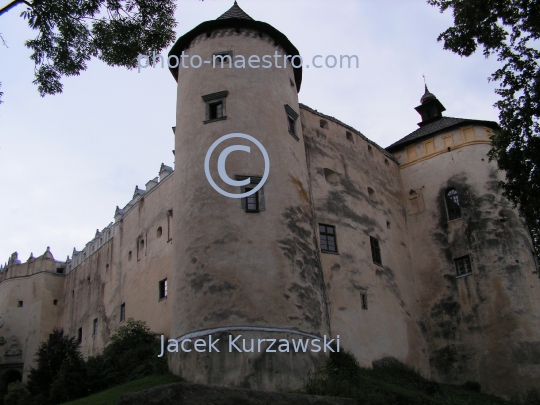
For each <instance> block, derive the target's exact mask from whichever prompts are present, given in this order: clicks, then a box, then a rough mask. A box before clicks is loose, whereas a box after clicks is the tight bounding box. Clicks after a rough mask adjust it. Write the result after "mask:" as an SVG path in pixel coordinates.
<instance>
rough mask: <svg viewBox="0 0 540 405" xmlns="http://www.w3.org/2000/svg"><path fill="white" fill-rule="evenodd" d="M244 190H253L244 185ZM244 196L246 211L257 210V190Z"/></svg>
mask: <svg viewBox="0 0 540 405" xmlns="http://www.w3.org/2000/svg"><path fill="white" fill-rule="evenodd" d="M245 190H246V191H245V192H246V193H247V192H248V191H251V190H253V188H252V187H246V188H245ZM245 198H246V212H259V192H258V191H256V192H255V194H252V195H250V196H248V197H245Z"/></svg>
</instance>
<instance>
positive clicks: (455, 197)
mask: <svg viewBox="0 0 540 405" xmlns="http://www.w3.org/2000/svg"><path fill="white" fill-rule="evenodd" d="M446 209H447V210H448V220H449V221H452V220H453V219H458V218H461V207H460V205H459V194H458V192H457V190H456V189H455V188H450V189H448V190H446Z"/></svg>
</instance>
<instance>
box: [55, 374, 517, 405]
mask: <svg viewBox="0 0 540 405" xmlns="http://www.w3.org/2000/svg"><path fill="white" fill-rule="evenodd" d="M410 371H411V370H410V369H408V368H405V369H402V368H399V369H365V368H361V369H360V375H359V377H360V378H359V379H358V380H359V383H358V384H354V389H353V391H355V392H354V393H351V392H349V394H353V395H343V394H344V392H341V393H338V392H333V393H329V392H317V393H315V392H312V393H313V394H318V395H321V394H323V395H324V394H327V395H328V394H330V395H335V396H344V397H351V396H352V397H355V398H356V399H357V402H358V405H388V404H399V405H402V404H403V405H405V404H406V405H409V404H410V405H413V404H414V405H416V404H421V405H424V404H426V405H428V404H429V405H431V404H434V405H435V404H437V405H439V404H440V405H504V404H508V403H507V402H506V401H504V400H502V399H500V398H496V397H493V396H490V395H485V394H482V393H479V392H475V391H471V390H467V389H465V388H462V387H458V386H453V385H442V384H435V385H432V384H431V383H429V382H426V380H424V379H423V378H421V377H419V376H418V375H417V374H415V373H410ZM179 381H181V379H180V378H179V377H177V376H175V375H172V374H165V375H151V376H148V377H145V378H143V379H140V380H136V381H131V382H128V383H125V384H122V385H119V386H116V387H113V388H110V389H108V390H106V391H103V392H100V393H98V394H94V395H91V396H89V397H86V398H81V399H79V400H76V401H73V402H69V403H66V404H64V405H116V404H118V401H119V400H120V396H121V395H122V394H125V393H128V392H136V391H142V390H145V389H148V388H152V387H157V386H159V385H165V384H171V383H175V382H179ZM334 388H337V387H334ZM344 388H345V387H344ZM325 391H326V390H325ZM332 391H333V390H332ZM344 391H347V388H345V390H344ZM340 394H341V395H340ZM354 394H355V395H354Z"/></svg>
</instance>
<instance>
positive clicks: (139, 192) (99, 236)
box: [66, 163, 174, 273]
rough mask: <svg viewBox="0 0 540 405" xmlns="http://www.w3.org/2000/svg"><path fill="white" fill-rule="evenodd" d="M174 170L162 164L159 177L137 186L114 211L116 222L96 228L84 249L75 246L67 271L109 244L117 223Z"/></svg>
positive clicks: (67, 264)
mask: <svg viewBox="0 0 540 405" xmlns="http://www.w3.org/2000/svg"><path fill="white" fill-rule="evenodd" d="M173 172H174V170H173V168H172V167H170V166H167V165H165V164H164V163H162V164H161V167H160V169H159V177H154V178H153V179H152V180H149V181H148V182H147V183H146V184H145V187H146V189H143V188H139V186H137V185H136V186H135V191H134V192H133V197H132V198H131V201H129V202H128V203H127V204H126V205H125V206H124V208H120V207H119V206H116V210H115V212H114V223H113V222H111V223H110V224H109V225H107V226H106V227H105V228H103V230H101V231H100V230H99V229H96V234H95V236H94V238H93V239H92V240H91V241H89V242H88V243H87V244H86V246H85V247H84V249H83V250H80V251H78V250H77V248H73V254H72V259H71V260H70V259H69V256H68V260H67V262H66V269H67V270H66V273H69V272H71V271H73V270H74V269H76V268H77V267H78V266H80V265H81V264H82V263H83V262H84V261H86V260H87V259H89V258H90V257H91V256H92V255H93V254H94V253H96V252H97V251H98V250H99V249H100V248H101V247H102V246H104V245H105V244H107V243H108V242H109V241H110V240H111V239H112V238H113V236H114V232H115V229H116V226H117V223H118V222H120V221H121V220H122V219H123V218H124V217H125V216H126V215H127V214H129V212H130V211H131V210H132V209H133V208H134V207H135V206H136V205H137V204H138V203H139V202H140V201H141V199H143V198H144V197H146V196H147V195H148V194H149V193H151V192H152V191H153V190H155V189H156V188H157V187H159V186H160V185H161V184H162V183H163V181H164V180H166V179H168V178H169V177H170V176H171V174H173Z"/></svg>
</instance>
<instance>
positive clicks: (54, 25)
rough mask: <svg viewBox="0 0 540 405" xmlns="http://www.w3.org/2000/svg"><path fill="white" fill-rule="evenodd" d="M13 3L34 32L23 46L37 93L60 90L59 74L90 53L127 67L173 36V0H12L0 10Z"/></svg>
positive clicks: (79, 67) (71, 71)
mask: <svg viewBox="0 0 540 405" xmlns="http://www.w3.org/2000/svg"><path fill="white" fill-rule="evenodd" d="M19 4H25V5H26V6H27V9H26V11H24V12H22V14H21V16H22V17H23V18H24V19H26V20H27V22H28V25H29V26H30V27H31V28H32V29H34V30H37V31H38V34H37V37H36V38H35V39H30V40H28V41H26V43H25V45H26V46H27V47H28V48H30V49H31V50H32V51H33V54H32V55H31V59H32V60H33V61H34V62H35V65H36V76H35V80H34V84H37V85H38V90H39V93H40V94H41V96H42V97H43V96H45V95H46V94H56V93H61V92H62V83H61V82H60V79H61V78H62V76H78V75H79V74H80V72H81V71H84V70H86V68H87V62H88V61H89V60H90V59H91V58H92V57H97V58H98V59H101V60H102V61H104V62H105V63H107V64H108V65H109V66H123V67H126V68H128V69H132V68H134V67H136V64H137V55H139V54H145V55H152V52H153V51H156V53H158V52H159V51H160V50H161V49H163V48H165V47H166V46H167V45H169V44H170V43H171V42H172V41H173V40H174V36H175V33H174V27H175V26H176V22H175V20H174V11H175V8H176V5H175V2H174V0H54V1H51V0H33V1H32V2H29V1H25V0H13V1H11V3H9V4H8V5H7V6H5V7H4V8H2V9H0V15H2V14H3V13H5V12H7V11H9V10H10V9H12V8H13V7H15V6H17V5H19ZM151 62H152V61H151ZM0 95H1V94H0Z"/></svg>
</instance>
